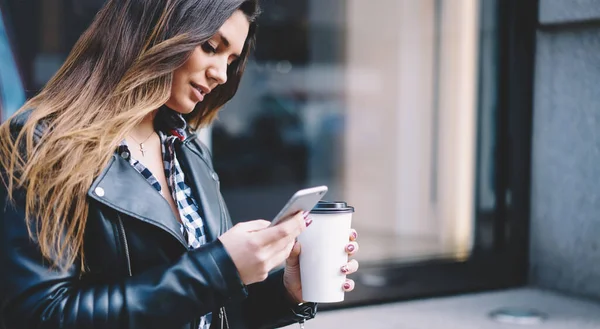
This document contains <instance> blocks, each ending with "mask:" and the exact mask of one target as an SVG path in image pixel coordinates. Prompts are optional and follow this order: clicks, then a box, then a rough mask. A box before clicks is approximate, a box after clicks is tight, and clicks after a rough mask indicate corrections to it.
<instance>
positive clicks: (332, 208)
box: [310, 201, 354, 214]
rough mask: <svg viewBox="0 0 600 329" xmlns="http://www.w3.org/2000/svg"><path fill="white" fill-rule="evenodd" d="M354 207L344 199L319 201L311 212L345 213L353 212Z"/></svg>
mask: <svg viewBox="0 0 600 329" xmlns="http://www.w3.org/2000/svg"><path fill="white" fill-rule="evenodd" d="M353 212H354V207H351V206H349V205H348V204H347V203H346V202H344V201H319V203H317V205H316V206H315V207H314V208H313V209H312V210H311V211H310V213H311V214H343V213H353Z"/></svg>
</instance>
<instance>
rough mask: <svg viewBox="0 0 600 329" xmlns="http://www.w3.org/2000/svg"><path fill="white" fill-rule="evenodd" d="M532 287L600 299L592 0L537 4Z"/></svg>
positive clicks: (599, 132) (598, 73) (599, 19)
mask: <svg viewBox="0 0 600 329" xmlns="http://www.w3.org/2000/svg"><path fill="white" fill-rule="evenodd" d="M539 12H540V15H539V19H540V28H539V31H538V35H537V51H536V76H535V107H534V129H533V159H532V191H531V196H532V204H531V206H532V208H531V262H530V264H531V272H530V279H531V282H532V283H533V284H534V285H537V286H540V287H542V288H549V289H555V290H559V291H562V292H566V293H570V294H575V295H580V296H586V297H591V298H594V299H599V300H600V250H599V246H600V0H540V10H539Z"/></svg>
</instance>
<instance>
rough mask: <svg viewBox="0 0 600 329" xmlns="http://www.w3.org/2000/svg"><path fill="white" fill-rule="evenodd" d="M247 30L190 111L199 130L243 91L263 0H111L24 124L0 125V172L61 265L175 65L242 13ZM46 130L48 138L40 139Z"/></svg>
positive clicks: (29, 106) (160, 99)
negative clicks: (93, 196) (222, 73)
mask: <svg viewBox="0 0 600 329" xmlns="http://www.w3.org/2000/svg"><path fill="white" fill-rule="evenodd" d="M238 9H239V10H241V11H242V12H244V13H245V14H246V16H247V18H248V20H249V21H250V31H249V33H248V38H247V40H246V42H245V45H244V49H243V52H242V54H241V56H240V58H239V59H238V60H237V61H236V62H234V63H232V64H231V65H230V66H229V67H228V72H227V74H228V80H227V83H225V84H224V85H220V86H218V87H217V88H215V89H214V90H213V91H212V92H211V93H210V94H209V95H207V97H206V98H205V100H204V101H203V102H202V103H199V104H198V105H197V107H196V108H195V109H194V111H193V112H192V113H190V114H189V115H187V120H188V123H189V124H190V126H191V127H192V128H198V127H199V126H202V125H204V124H207V123H209V122H210V121H212V120H213V119H214V117H215V116H216V113H217V111H218V110H219V109H220V108H221V107H222V106H223V105H224V104H225V103H226V102H227V101H229V100H230V99H231V98H232V97H233V95H234V94H235V92H236V91H237V88H238V85H239V81H240V79H241V76H242V74H243V71H244V68H245V65H246V62H247V60H248V53H249V52H250V50H251V49H252V48H253V45H254V36H255V30H256V23H255V20H256V17H257V15H258V14H259V7H258V3H257V0H110V1H108V2H107V3H106V4H105V5H104V7H103V8H102V9H101V10H100V12H99V13H98V14H97V16H96V18H95V19H94V21H93V23H92V24H91V26H90V27H89V28H88V29H87V30H86V31H85V32H84V33H83V35H82V36H81V38H80V39H79V40H78V41H77V43H76V44H75V46H74V48H73V50H72V51H71V53H70V54H69V56H68V58H67V59H66V61H65V63H64V64H63V66H62V67H61V68H60V69H59V70H58V72H57V73H56V75H55V76H54V77H53V78H52V79H51V80H50V81H49V82H48V84H47V85H46V86H45V87H44V89H43V90H42V91H41V92H40V93H39V94H38V95H37V96H35V97H34V98H32V99H31V100H29V101H28V102H27V103H26V104H25V105H24V106H23V107H22V108H21V109H20V110H19V111H18V112H17V115H19V114H20V113H22V112H25V111H30V113H29V114H28V120H27V121H26V123H25V124H24V126H23V128H22V129H21V130H20V131H19V132H18V133H15V132H14V131H11V128H10V126H11V125H10V121H11V120H8V121H7V122H5V123H4V124H3V125H2V126H0V169H1V170H2V171H4V175H0V177H2V183H3V184H4V185H5V186H6V187H7V190H8V196H9V199H10V200H15V198H14V197H15V193H17V191H18V192H19V193H21V192H23V193H24V194H25V197H24V206H25V217H26V218H25V219H26V221H27V227H28V229H29V234H30V236H31V237H32V238H33V239H36V240H37V241H38V243H39V246H40V249H41V252H42V254H43V256H44V257H45V258H47V259H48V260H49V261H50V262H51V263H52V264H53V266H55V267H59V268H61V269H63V270H66V269H67V268H69V267H71V266H73V265H74V263H75V262H78V261H79V262H80V266H81V270H82V271H84V270H85V260H84V252H83V237H84V230H85V227H86V221H87V217H88V200H87V191H88V189H89V188H90V185H91V184H92V182H93V180H94V179H95V178H96V177H97V176H98V175H99V174H100V172H101V171H102V170H103V168H104V167H105V166H106V165H107V163H108V161H109V160H110V157H111V156H112V154H113V153H114V150H115V147H116V146H117V145H118V144H119V142H120V141H121V140H123V138H124V137H125V136H126V134H127V133H128V132H129V131H131V129H132V128H133V127H135V126H136V125H137V124H138V123H139V122H140V121H141V120H142V119H143V118H144V117H146V115H148V114H149V113H151V112H152V111H154V110H156V109H158V108H159V107H161V106H162V105H164V104H165V103H166V102H167V100H168V99H169V97H170V94H171V81H172V78H173V71H175V70H176V69H177V68H178V67H180V66H181V65H183V64H184V63H185V62H186V60H187V59H188V58H189V56H190V55H191V53H192V52H193V50H194V49H195V48H196V47H198V46H200V45H202V44H203V43H204V42H207V41H208V40H209V39H210V38H211V37H212V36H213V35H214V34H215V33H216V32H217V31H218V29H219V28H220V27H221V25H223V23H225V21H226V20H227V19H228V18H229V17H230V16H231V15H232V14H233V13H234V12H235V11H236V10H238ZM40 127H43V130H44V132H43V133H42V134H41V136H38V135H36V129H37V130H38V131H39V129H40Z"/></svg>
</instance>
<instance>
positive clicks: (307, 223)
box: [306, 218, 313, 227]
mask: <svg viewBox="0 0 600 329" xmlns="http://www.w3.org/2000/svg"><path fill="white" fill-rule="evenodd" d="M312 222H313V220H312V219H310V218H308V219H307V220H306V227H309V226H310V224H312Z"/></svg>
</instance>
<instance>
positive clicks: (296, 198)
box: [270, 185, 327, 226]
mask: <svg viewBox="0 0 600 329" xmlns="http://www.w3.org/2000/svg"><path fill="white" fill-rule="evenodd" d="M325 193H327V186H324V185H323V186H317V187H311V188H307V189H303V190H300V191H298V192H296V193H294V195H292V197H291V198H290V199H289V200H288V202H287V203H286V204H285V206H283V208H282V209H281V211H280V212H279V213H278V214H277V216H275V218H274V219H273V221H271V225H270V226H275V225H277V224H279V223H280V222H281V221H282V220H285V219H288V218H290V217H291V216H293V215H295V214H296V213H297V212H299V211H311V210H312V208H314V206H315V205H316V204H317V203H318V202H319V200H321V198H323V196H324V195H325Z"/></svg>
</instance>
